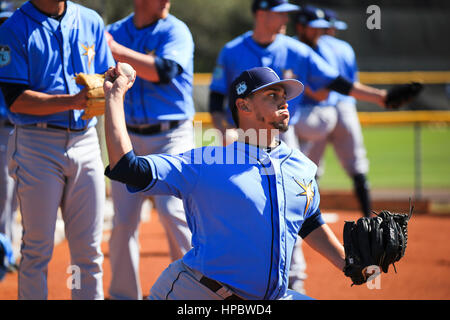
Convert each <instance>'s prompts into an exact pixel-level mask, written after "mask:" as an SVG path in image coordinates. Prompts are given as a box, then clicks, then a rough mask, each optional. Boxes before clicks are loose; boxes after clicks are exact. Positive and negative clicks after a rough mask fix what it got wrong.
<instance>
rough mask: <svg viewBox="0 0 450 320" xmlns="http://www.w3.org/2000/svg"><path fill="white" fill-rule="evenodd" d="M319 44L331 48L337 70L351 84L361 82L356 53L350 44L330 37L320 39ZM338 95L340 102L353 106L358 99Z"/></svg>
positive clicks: (324, 36) (325, 36)
mask: <svg viewBox="0 0 450 320" xmlns="http://www.w3.org/2000/svg"><path fill="white" fill-rule="evenodd" d="M319 44H321V45H322V44H323V45H328V46H329V47H330V48H331V50H332V52H333V53H334V55H335V57H336V61H337V68H338V70H339V73H340V74H341V75H342V76H344V77H346V78H347V79H348V80H350V81H351V82H356V81H358V80H359V79H358V65H357V63H356V56H355V51H354V50H353V48H352V46H351V45H350V44H349V43H348V42H346V41H344V40H341V39H337V38H335V37H332V36H329V35H323V36H321V37H320V39H319ZM336 94H337V96H338V100H339V101H342V100H346V101H349V102H351V103H353V104H355V103H356V99H355V98H353V97H352V96H348V95H343V94H339V93H336Z"/></svg>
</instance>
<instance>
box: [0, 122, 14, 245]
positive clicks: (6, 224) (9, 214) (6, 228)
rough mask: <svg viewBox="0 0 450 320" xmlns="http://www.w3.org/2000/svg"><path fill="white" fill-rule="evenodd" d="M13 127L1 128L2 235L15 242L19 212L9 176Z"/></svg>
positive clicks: (0, 231) (0, 213) (0, 199)
mask: <svg viewBox="0 0 450 320" xmlns="http://www.w3.org/2000/svg"><path fill="white" fill-rule="evenodd" d="M11 130H12V127H5V126H3V125H1V126H0V233H3V234H4V235H6V236H7V237H8V238H9V239H10V240H11V242H13V240H14V239H13V236H14V235H13V230H12V227H13V222H14V218H15V215H16V210H17V197H16V189H15V183H14V179H13V178H11V177H10V176H9V174H8V158H7V147H8V138H9V134H10V133H11Z"/></svg>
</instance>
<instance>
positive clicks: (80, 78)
mask: <svg viewBox="0 0 450 320" xmlns="http://www.w3.org/2000/svg"><path fill="white" fill-rule="evenodd" d="M75 81H76V83H78V84H80V85H83V86H85V87H87V88H88V92H87V98H88V100H87V105H86V108H85V109H84V114H83V115H82V116H81V119H83V120H88V119H90V118H92V117H95V116H99V115H102V114H104V113H105V93H104V92H103V82H104V81H105V75H104V74H87V73H78V74H77V76H76V78H75Z"/></svg>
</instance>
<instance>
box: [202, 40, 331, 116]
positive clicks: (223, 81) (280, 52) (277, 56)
mask: <svg viewBox="0 0 450 320" xmlns="http://www.w3.org/2000/svg"><path fill="white" fill-rule="evenodd" d="M252 34H253V32H252V31H249V32H247V33H245V34H243V35H241V36H239V37H238V38H236V39H234V40H232V41H230V42H229V43H227V44H226V45H225V47H224V48H223V49H222V50H221V52H220V54H219V56H218V59H217V64H216V67H215V70H214V72H213V79H212V82H211V85H210V90H211V91H215V92H218V93H221V94H223V95H228V88H229V86H230V84H231V82H232V81H233V80H234V79H235V78H236V77H237V76H239V74H240V73H241V72H242V71H244V70H247V69H251V68H254V67H270V68H271V69H273V70H274V71H275V72H276V73H277V74H278V76H279V77H280V78H281V79H287V78H293V79H298V80H300V81H301V82H302V83H303V84H304V85H305V86H309V87H311V88H313V90H317V89H321V88H323V87H326V86H327V85H328V84H330V83H331V82H332V81H333V80H334V79H335V78H337V77H338V75H339V73H338V71H337V70H335V69H334V68H332V67H331V66H329V65H328V64H327V63H326V62H325V61H324V60H323V59H322V58H321V57H320V56H319V55H317V54H316V53H315V52H314V51H313V50H312V49H311V48H310V47H308V46H307V45H305V44H303V43H301V42H299V41H297V40H295V39H292V38H291V37H288V36H285V35H282V34H278V35H277V37H276V39H275V41H274V42H272V43H271V44H270V45H269V46H267V47H265V48H264V47H261V46H260V45H258V44H257V43H256V42H255V41H254V40H253V38H252ZM302 97H304V95H302V96H299V97H297V98H296V99H293V100H291V101H290V103H289V111H290V113H291V120H290V122H291V123H295V122H296V121H297V120H298V116H299V113H298V112H297V111H298V105H299V104H301V101H302Z"/></svg>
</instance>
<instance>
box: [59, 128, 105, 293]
mask: <svg viewBox="0 0 450 320" xmlns="http://www.w3.org/2000/svg"><path fill="white" fill-rule="evenodd" d="M69 137H70V138H69V139H68V145H67V161H68V165H67V167H66V171H65V175H66V179H67V182H66V188H65V190H64V197H63V200H62V203H61V209H62V210H61V211H62V217H63V219H64V226H65V233H66V238H67V240H68V243H69V249H70V256H71V265H72V266H73V267H74V268H75V269H74V270H75V274H74V275H73V277H76V276H77V274H76V271H78V270H79V271H80V274H79V276H80V278H79V280H80V281H79V287H77V282H76V280H74V283H73V286H72V299H76V300H79V299H82V300H93V299H103V269H102V264H103V254H102V252H101V248H100V245H101V240H102V233H103V215H104V208H105V180H104V175H103V163H102V160H101V156H100V146H99V143H98V138H97V133H96V130H95V128H91V129H89V131H88V132H86V133H71V134H70V136H69Z"/></svg>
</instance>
